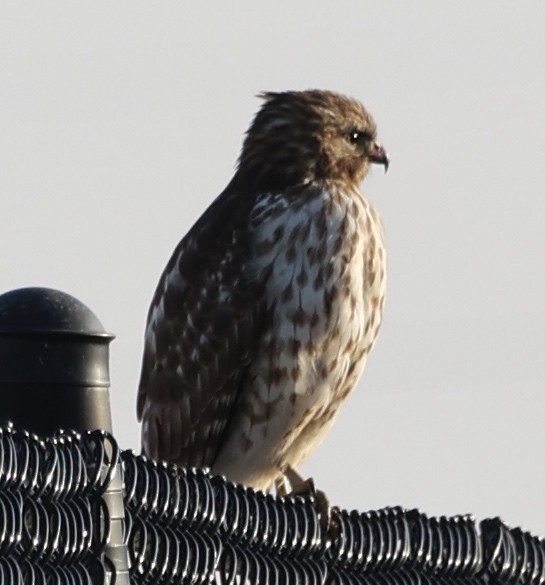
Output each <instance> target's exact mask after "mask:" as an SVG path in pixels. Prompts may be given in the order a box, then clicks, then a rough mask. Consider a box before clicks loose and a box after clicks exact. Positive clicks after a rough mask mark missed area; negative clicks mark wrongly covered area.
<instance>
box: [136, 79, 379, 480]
mask: <svg viewBox="0 0 545 585" xmlns="http://www.w3.org/2000/svg"><path fill="white" fill-rule="evenodd" d="M262 97H263V98H264V100H265V101H264V104H263V106H262V108H261V109H260V111H259V112H258V113H257V115H256V117H255V119H254V121H253V123H252V125H251V127H250V129H249V131H248V134H247V136H246V139H245V141H244V145H243V149H242V153H241V156H240V159H239V164H238V168H237V171H236V173H235V175H234V177H233V179H232V181H231V182H230V183H229V185H228V186H227V187H226V189H225V190H224V191H223V192H222V193H221V194H220V196H219V197H218V198H217V199H216V200H215V201H214V202H213V203H212V204H211V205H210V207H209V208H208V209H207V210H206V211H205V213H204V214H203V215H202V216H201V218H200V219H199V220H198V221H197V222H196V223H195V225H194V226H193V227H192V228H191V230H190V231H189V232H188V234H187V235H186V236H185V237H184V238H183V239H182V241H181V242H180V243H179V244H178V246H177V248H176V249H175V251H174V253H173V255H172V257H171V259H170V261H169V262H168V264H167V266H166V268H165V270H164V272H163V275H162V276H161V279H160V282H159V285H158V287H157V290H156V293H155V296H154V298H153V301H152V304H151V307H150V310H149V314H148V323H147V328H146V335H145V348H144V359H143V365H142V376H141V381H140V387H139V394H138V407H137V408H138V416H139V417H140V418H142V421H143V426H142V446H143V450H144V452H145V453H147V454H148V455H149V456H151V457H153V458H157V459H163V460H167V461H172V462H175V463H178V464H181V465H190V466H207V467H211V469H212V472H214V473H219V474H224V475H226V476H227V478H228V479H230V480H232V481H236V482H239V483H243V484H245V485H251V486H253V487H255V488H258V489H267V488H269V487H270V486H271V485H273V484H274V483H275V482H277V481H279V480H280V479H281V477H282V475H283V473H284V471H285V470H286V469H287V468H288V467H291V468H295V467H297V466H298V465H299V463H301V462H302V461H303V460H304V459H305V458H306V457H307V456H308V454H309V453H310V452H311V451H312V450H313V449H314V448H315V447H316V446H317V445H318V444H319V443H320V442H321V441H322V439H323V437H324V436H325V434H326V433H327V431H328V430H329V428H330V427H331V425H332V423H333V421H334V419H335V417H336V414H337V412H338V408H339V406H340V405H341V403H342V402H343V401H344V399H345V398H346V397H347V395H348V394H349V393H350V391H351V390H352V389H353V388H354V385H355V384H356V381H357V379H358V378H359V376H360V374H361V371H362V369H363V366H364V364H365V360H366V357H367V354H368V353H369V351H370V349H371V348H372V346H373V344H374V341H375V339H376V335H377V333H378V330H379V327H380V323H381V319H382V306H383V302H384V292H385V255H384V246H383V240H382V227H381V222H380V219H379V217H378V215H377V214H376V212H375V211H374V209H373V207H372V206H371V204H370V203H369V202H368V201H367V199H366V198H365V197H364V196H363V195H362V194H361V192H360V191H359V189H358V185H359V183H361V181H362V180H363V178H364V176H365V174H366V173H367V170H368V166H369V164H370V163H371V162H378V163H381V164H384V165H385V167H387V164H388V158H387V156H386V153H385V151H384V150H383V149H382V147H381V146H380V145H379V144H378V143H377V142H376V128H375V124H374V122H373V120H372V118H371V117H370V115H369V114H368V113H367V112H366V111H365V109H364V108H363V106H361V104H359V103H358V102H356V101H355V100H352V99H349V98H347V97H344V96H341V95H339V94H335V93H332V92H325V91H316V90H313V91H306V92H285V93H266V94H263V96H262Z"/></svg>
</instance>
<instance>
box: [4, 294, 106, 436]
mask: <svg viewBox="0 0 545 585" xmlns="http://www.w3.org/2000/svg"><path fill="white" fill-rule="evenodd" d="M113 337H114V336H113V335H110V334H108V333H106V331H105V330H104V327H103V326H102V324H101V323H100V321H99V320H98V318H97V317H96V316H95V315H94V313H93V312H92V311H91V310H90V309H89V308H88V307H87V306H86V305H84V304H83V303H82V302H80V301H78V300H77V299H75V298H74V297H72V296H70V295H68V294H66V293H63V292H60V291H57V290H53V289H48V288H22V289H18V290H13V291H10V292H7V293H5V294H3V295H0V421H8V420H10V421H12V422H13V423H14V424H16V425H18V426H20V427H23V428H26V429H28V430H29V431H33V432H37V433H40V434H47V435H49V434H52V433H54V432H56V431H57V430H58V429H59V428H71V429H75V430H77V431H85V430H94V429H103V430H107V431H111V430H112V423H111V415H110V404H109V395H108V388H109V385H110V377H109V347H108V346H109V343H110V342H111V340H112V339H113Z"/></svg>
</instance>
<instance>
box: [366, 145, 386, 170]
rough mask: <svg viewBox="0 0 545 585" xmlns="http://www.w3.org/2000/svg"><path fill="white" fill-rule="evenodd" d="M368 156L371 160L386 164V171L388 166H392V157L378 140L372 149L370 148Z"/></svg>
mask: <svg viewBox="0 0 545 585" xmlns="http://www.w3.org/2000/svg"><path fill="white" fill-rule="evenodd" d="M368 157H369V160H370V161H371V162H374V163H377V164H380V165H384V172H387V171H388V167H389V166H390V159H389V158H388V155H387V154H386V151H385V150H384V148H383V147H382V146H381V145H380V144H379V143H378V142H373V144H372V145H371V149H370V150H369V154H368Z"/></svg>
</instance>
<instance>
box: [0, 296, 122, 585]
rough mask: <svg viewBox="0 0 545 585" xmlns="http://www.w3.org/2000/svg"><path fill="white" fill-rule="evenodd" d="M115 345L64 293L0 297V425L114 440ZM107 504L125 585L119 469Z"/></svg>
mask: <svg viewBox="0 0 545 585" xmlns="http://www.w3.org/2000/svg"><path fill="white" fill-rule="evenodd" d="M113 338H114V336H113V335H110V334H108V333H106V331H105V330H104V327H103V326H102V324H101V323H100V321H99V320H98V318H97V317H96V316H95V315H94V313H93V312H92V311H91V310H90V309H89V308H88V307H87V306H85V305H84V304H83V303H82V302H80V301H78V300H77V299H75V298H74V297H72V296H70V295H68V294H66V293H63V292H60V291H57V290H53V289H47V288H22V289H18V290H13V291H10V292H7V293H5V294H3V295H0V422H7V421H11V422H13V423H14V424H15V425H16V426H17V427H20V428H24V429H26V430H28V431H30V432H34V433H37V434H39V435H43V436H50V435H53V434H54V433H55V432H57V431H58V430H59V429H74V430H76V431H79V432H85V431H88V430H96V429H102V430H105V431H108V432H110V433H111V432H112V419H111V414H110V399H109V386H110V376H109V343H110V342H111V341H112V339H113ZM104 499H105V501H106V503H107V505H108V508H109V512H110V517H111V538H110V541H109V543H108V546H107V548H106V555H107V556H108V557H109V558H110V560H111V561H112V563H113V565H114V567H115V569H116V585H129V573H128V556H127V547H126V545H125V544H124V542H123V520H124V505H123V482H122V478H121V470H120V469H119V468H118V469H117V473H116V474H115V475H114V478H113V480H112V481H111V483H110V485H109V487H108V488H107V490H106V492H105V494H104Z"/></svg>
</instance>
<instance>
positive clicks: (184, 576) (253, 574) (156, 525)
mask: <svg viewBox="0 0 545 585" xmlns="http://www.w3.org/2000/svg"><path fill="white" fill-rule="evenodd" d="M119 461H121V468H122V474H123V485H124V488H125V495H124V504H125V526H124V535H125V539H126V541H127V543H128V549H129V556H130V575H131V580H132V583H133V585H152V584H153V585H174V584H182V583H183V584H185V583H187V584H203V585H204V584H205V583H217V584H221V585H234V584H236V585H241V584H244V585H253V584H256V583H257V584H261V583H263V584H266V585H268V584H271V585H275V584H278V585H290V584H298V585H299V584H302V585H306V584H308V585H360V584H365V585H493V584H494V585H495V584H496V583H497V584H502V585H545V541H543V540H540V539H539V538H537V537H535V536H532V535H531V534H529V533H527V532H523V531H522V530H520V529H518V528H514V529H511V528H509V527H508V526H507V525H505V524H504V523H502V522H501V520H499V519H498V518H494V519H489V520H484V521H483V522H481V523H480V525H479V527H478V528H477V526H476V525H475V521H474V519H473V518H472V517H471V516H454V517H445V516H441V517H428V516H426V515H425V514H422V513H421V512H419V511H418V510H409V511H407V510H405V509H403V508H399V507H398V508H385V509H383V510H376V511H369V512H364V513H361V512H358V511H347V510H339V509H337V508H333V510H332V512H331V517H330V522H329V527H328V528H327V530H326V527H325V526H324V525H322V524H321V523H320V516H319V514H318V511H317V507H318V506H317V503H316V501H315V498H314V496H313V495H312V494H308V495H305V496H293V497H276V496H273V495H271V494H264V493H261V492H256V491H255V490H252V489H250V488H245V487H243V486H240V485H235V484H232V483H230V482H227V481H226V480H225V479H224V478H221V477H212V476H211V475H210V474H209V473H208V471H207V470H199V469H181V468H178V467H176V466H174V465H167V464H162V463H157V462H154V461H151V460H149V459H147V458H146V457H143V456H137V455H134V453H132V452H130V451H124V452H122V453H120V452H119V449H118V447H117V444H116V442H115V440H114V439H113V437H111V436H110V435H108V434H107V433H102V432H99V431H97V432H93V433H86V434H82V435H80V434H78V433H74V432H71V431H67V432H60V433H58V434H57V435H56V436H54V437H52V438H48V439H42V438H39V437H37V436H35V435H31V434H29V433H26V432H24V431H20V430H18V429H15V428H14V427H13V426H11V425H6V426H3V427H0V583H2V584H3V583H9V584H12V583H13V584H16V585H18V584H19V583H20V584H24V585H29V584H37V585H42V584H43V585H69V584H70V585H71V584H73V585H89V584H91V583H92V584H93V585H95V584H101V583H104V584H106V583H108V584H109V585H115V570H114V567H113V565H112V563H111V562H110V561H109V560H108V559H107V558H106V556H105V555H103V552H104V550H105V547H106V545H107V543H108V539H109V537H110V523H111V520H110V517H109V511H108V506H107V505H106V504H105V501H104V499H103V498H102V495H103V494H104V492H105V490H106V489H107V488H108V485H109V484H110V481H111V480H112V477H113V474H114V473H115V470H116V467H117V465H118V462H119ZM118 512H119V511H118ZM121 513H122V511H121Z"/></svg>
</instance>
